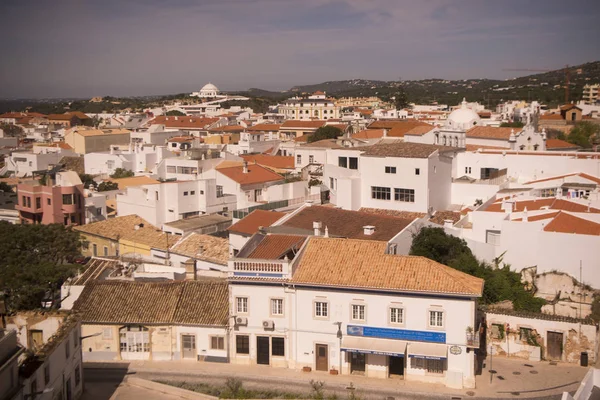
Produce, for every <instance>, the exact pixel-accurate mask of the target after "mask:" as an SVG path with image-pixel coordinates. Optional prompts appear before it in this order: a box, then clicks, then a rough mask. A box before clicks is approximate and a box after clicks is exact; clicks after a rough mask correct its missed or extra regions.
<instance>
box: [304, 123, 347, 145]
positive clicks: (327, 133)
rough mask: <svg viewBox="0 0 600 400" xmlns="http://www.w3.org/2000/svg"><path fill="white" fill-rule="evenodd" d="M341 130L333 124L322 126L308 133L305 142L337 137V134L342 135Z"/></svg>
mask: <svg viewBox="0 0 600 400" xmlns="http://www.w3.org/2000/svg"><path fill="white" fill-rule="evenodd" d="M342 133H343V132H342V131H341V130H340V129H338V128H336V127H335V126H331V125H328V126H322V127H320V128H319V129H317V131H316V132H315V133H313V134H312V135H310V136H309V137H308V139H306V142H307V143H312V142H317V141H319V140H324V139H337V138H338V137H339V136H342Z"/></svg>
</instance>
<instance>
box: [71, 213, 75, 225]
mask: <svg viewBox="0 0 600 400" xmlns="http://www.w3.org/2000/svg"><path fill="white" fill-rule="evenodd" d="M71 223H72V224H74V223H75V214H71Z"/></svg>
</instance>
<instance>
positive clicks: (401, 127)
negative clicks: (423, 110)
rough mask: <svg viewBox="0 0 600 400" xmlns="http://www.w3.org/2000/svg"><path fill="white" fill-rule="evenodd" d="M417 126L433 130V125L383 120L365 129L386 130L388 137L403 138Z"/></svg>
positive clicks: (415, 121) (410, 121)
mask: <svg viewBox="0 0 600 400" xmlns="http://www.w3.org/2000/svg"><path fill="white" fill-rule="evenodd" d="M418 126H428V127H430V128H431V129H433V128H434V127H433V125H430V124H428V123H426V122H421V121H417V120H414V119H413V120H385V121H383V120H382V121H375V122H373V123H372V124H371V125H369V126H368V127H367V129H388V136H390V137H404V135H405V134H406V133H407V132H409V131H411V130H412V129H414V128H416V127H418Z"/></svg>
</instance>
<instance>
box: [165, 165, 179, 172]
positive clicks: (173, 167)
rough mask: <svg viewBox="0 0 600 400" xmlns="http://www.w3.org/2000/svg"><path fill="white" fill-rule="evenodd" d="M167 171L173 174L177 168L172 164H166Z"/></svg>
mask: <svg viewBox="0 0 600 400" xmlns="http://www.w3.org/2000/svg"><path fill="white" fill-rule="evenodd" d="M167 173H168V174H175V173H177V168H175V166H174V165H167Z"/></svg>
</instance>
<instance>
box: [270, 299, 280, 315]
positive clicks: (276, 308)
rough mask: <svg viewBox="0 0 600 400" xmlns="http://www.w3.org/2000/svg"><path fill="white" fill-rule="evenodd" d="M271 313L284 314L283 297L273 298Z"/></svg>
mask: <svg viewBox="0 0 600 400" xmlns="http://www.w3.org/2000/svg"><path fill="white" fill-rule="evenodd" d="M271 315H283V299H271Z"/></svg>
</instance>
